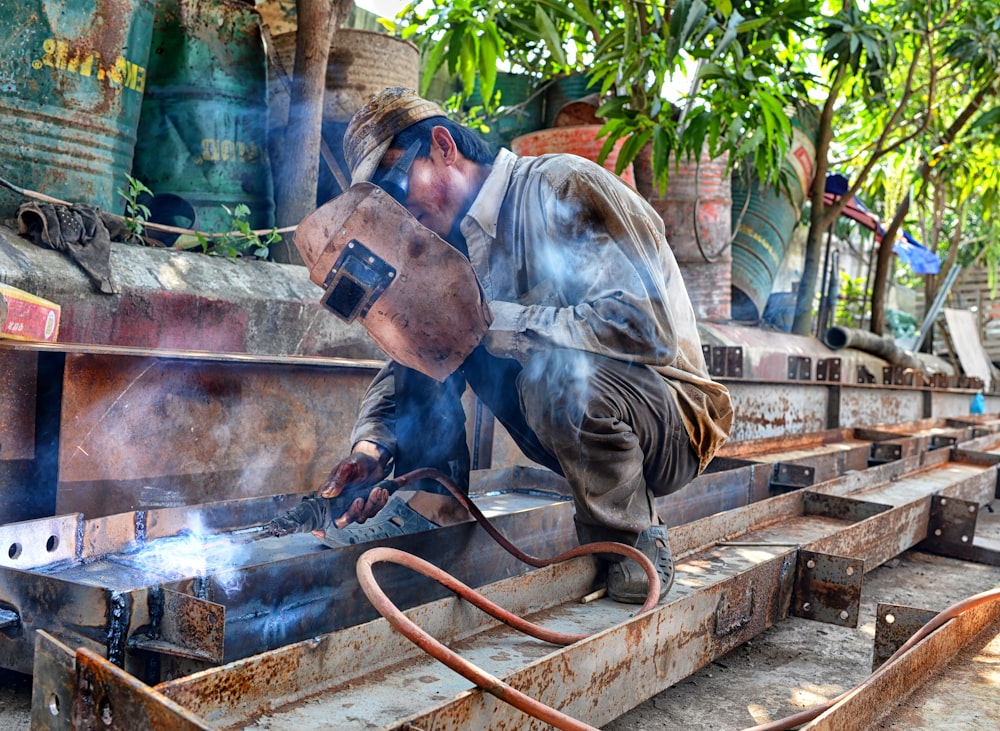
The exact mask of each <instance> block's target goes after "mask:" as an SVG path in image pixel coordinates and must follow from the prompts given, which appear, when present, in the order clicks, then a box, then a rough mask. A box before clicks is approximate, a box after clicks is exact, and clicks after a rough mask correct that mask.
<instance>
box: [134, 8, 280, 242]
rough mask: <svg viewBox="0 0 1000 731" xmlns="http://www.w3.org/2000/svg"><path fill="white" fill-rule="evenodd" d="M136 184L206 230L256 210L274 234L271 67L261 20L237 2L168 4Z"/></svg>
mask: <svg viewBox="0 0 1000 731" xmlns="http://www.w3.org/2000/svg"><path fill="white" fill-rule="evenodd" d="M133 174H134V176H135V177H136V178H138V179H139V180H141V181H142V182H143V183H145V184H146V185H147V186H148V187H149V188H150V189H151V190H152V191H153V192H154V193H156V194H171V195H175V196H180V197H181V198H183V199H185V200H187V201H188V202H189V203H190V204H191V206H192V207H193V208H194V210H195V212H196V214H197V218H198V223H199V227H200V228H201V229H202V230H205V231H214V232H224V231H228V230H230V226H231V224H232V215H231V214H230V213H227V212H226V211H225V210H224V208H223V206H226V207H228V208H229V209H230V210H231V211H232V210H233V209H234V208H235V207H236V206H237V205H240V204H243V205H246V206H247V207H248V208H249V209H250V217H249V219H248V220H249V223H250V225H251V227H253V228H268V227H270V226H273V225H274V196H273V189H272V184H271V167H270V162H269V161H268V157H267V60H266V57H265V53H264V44H263V39H262V37H261V22H260V16H259V14H258V13H257V11H256V10H254V9H253V8H252V7H250V6H248V5H247V4H246V3H243V2H238V1H237V0H160V2H159V4H158V5H157V12H156V22H155V28H154V32H153V40H152V53H151V54H150V59H149V83H148V85H147V89H146V98H145V100H144V101H143V105H142V118H141V120H140V122H139V138H138V141H137V142H136V154H135V166H134V173H133Z"/></svg>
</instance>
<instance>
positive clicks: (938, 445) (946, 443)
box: [927, 434, 958, 452]
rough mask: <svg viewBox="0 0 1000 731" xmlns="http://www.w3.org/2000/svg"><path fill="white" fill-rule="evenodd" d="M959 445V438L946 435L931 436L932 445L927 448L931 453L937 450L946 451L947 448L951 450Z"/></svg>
mask: <svg viewBox="0 0 1000 731" xmlns="http://www.w3.org/2000/svg"><path fill="white" fill-rule="evenodd" d="M956 444H958V437H951V436H946V435H944V434H933V435H932V436H931V443H930V444H929V445H928V446H927V451H929V452H931V451H934V450H935V449H944V448H945V447H948V448H951V447H954V446H955V445H956Z"/></svg>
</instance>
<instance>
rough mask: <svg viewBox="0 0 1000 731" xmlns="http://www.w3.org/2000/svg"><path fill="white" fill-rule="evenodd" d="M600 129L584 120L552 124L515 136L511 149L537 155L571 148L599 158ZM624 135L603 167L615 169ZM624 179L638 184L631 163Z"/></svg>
mask: <svg viewBox="0 0 1000 731" xmlns="http://www.w3.org/2000/svg"><path fill="white" fill-rule="evenodd" d="M600 131H601V125H599V124H581V125H578V126H575V127H553V128H552V129H540V130H536V131H535V132H529V133H528V134H526V135H521V136H519V137H515V138H514V139H512V140H511V141H510V149H511V150H513V151H514V152H515V153H517V154H518V155H525V156H531V157H534V156H537V155H544V154H546V153H549V152H570V153H572V154H574V155H579V156H580V157H585V158H587V159H588V160H593V161H595V162H596V161H597V158H598V157H599V156H600V152H601V147H603V145H604V139H603V138H601V137H598V136H597V134H598V132H600ZM623 144H625V140H624V139H620V140H618V142H617V143H616V144H615V146H614V149H613V150H612V151H611V153H610V154H609V155H608V156H607V158H606V159H605V160H604V167H605V168H607V169H608V170H611V171H612V172H614V169H615V165H616V164H617V163H618V153H619V152H620V151H621V147H622V145H623ZM620 177H621V179H622V180H624V181H625V182H626V183H628V184H629V185H631V186H633V187H635V172H634V171H633V168H632V164H631V163H629V165H628V166H627V167H626V168H625V169H624V170H622V172H621V175H620Z"/></svg>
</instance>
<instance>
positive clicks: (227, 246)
mask: <svg viewBox="0 0 1000 731" xmlns="http://www.w3.org/2000/svg"><path fill="white" fill-rule="evenodd" d="M222 210H224V211H225V212H226V214H227V215H229V217H230V225H229V231H227V232H226V233H224V234H222V235H221V236H206V235H205V234H203V233H201V232H198V233H197V234H196V236H197V239H198V244H199V245H200V246H201V250H202V252H203V253H205V254H208V255H209V256H219V255H223V256H228V257H229V258H230V259H237V258H239V257H241V256H255V257H257V258H258V259H267V258H269V256H270V253H271V251H270V249H271V246H272V244H276V243H278V242H279V241H281V234H279V233H278V229H277V228H272V229H271V230H270V231H269V232H267V233H266V234H264V236H263V238H262V237H261V236H260V234H259V233H258V232H257V231H254V230H253V229H252V228H250V221H249V220H248V219H249V216H250V208H249V206H247V205H246V204H245V203H240V204H238V205H237V206H236V207H235V208H230V207H229V206H222Z"/></svg>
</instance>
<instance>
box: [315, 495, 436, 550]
mask: <svg viewBox="0 0 1000 731" xmlns="http://www.w3.org/2000/svg"><path fill="white" fill-rule="evenodd" d="M437 527H438V526H437V523H433V522H431V521H429V520H427V518H425V517H424V516H422V515H421V514H420V513H418V512H417V511H416V510H414V509H413V508H411V507H410V506H409V505H407V504H406V500H404V499H403V498H401V497H400V496H399V495H393V496H392V497H390V498H389V501H388V502H387V503H386V504H385V507H384V508H382V509H381V510H380V511H378V513H377V514H376V515H375V516H374V517H371V518H369V519H368V520H366V521H365V522H364V523H351V524H350V525H348V526H347V527H345V528H343V529H341V530H337V528H336V527H335V526H333V525H331V526H330V527H329V528H327V529H326V533H325V534H324V536H323V537H322V538H320V540H321V541H322V542H323V543H325V544H326V545H327V546H332V547H333V548H339V547H341V546H353V545H354V544H356V543H370V542H371V541H380V540H382V539H384V538H393V537H395V536H402V535H406V534H408V533H419V532H421V531H426V530H431V529H433V528H437Z"/></svg>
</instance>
